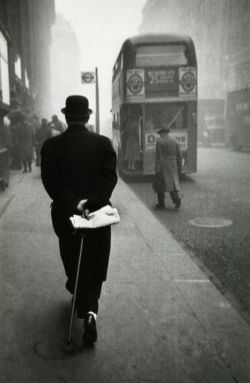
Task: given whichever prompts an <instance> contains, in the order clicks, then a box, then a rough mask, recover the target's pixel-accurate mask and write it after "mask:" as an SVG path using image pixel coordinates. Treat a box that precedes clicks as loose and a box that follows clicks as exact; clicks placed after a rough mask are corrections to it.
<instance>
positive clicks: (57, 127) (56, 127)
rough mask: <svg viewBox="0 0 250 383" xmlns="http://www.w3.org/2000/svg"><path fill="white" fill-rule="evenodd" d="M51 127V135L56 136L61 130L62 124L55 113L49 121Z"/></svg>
mask: <svg viewBox="0 0 250 383" xmlns="http://www.w3.org/2000/svg"><path fill="white" fill-rule="evenodd" d="M49 125H50V127H51V129H52V135H53V136H57V135H58V134H60V133H62V132H63V125H62V123H61V121H60V120H59V118H58V117H57V115H56V114H54V115H53V116H52V119H51V122H50V123H49Z"/></svg>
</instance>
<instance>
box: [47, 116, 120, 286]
mask: <svg viewBox="0 0 250 383" xmlns="http://www.w3.org/2000/svg"><path fill="white" fill-rule="evenodd" d="M41 176H42V181H43V184H44V187H45V189H46V191H47V193H48V194H49V196H50V197H51V199H52V200H53V203H52V222H53V227H54V230H55V233H56V234H57V236H58V237H59V243H60V247H62V246H63V247H65V243H66V247H67V243H68V244H70V239H71V238H72V226H71V223H70V220H69V217H70V216H72V215H73V214H77V213H78V214H79V212H77V210H76V206H77V205H78V203H79V201H80V200H82V199H87V200H88V202H87V203H86V208H88V209H89V210H90V211H95V210H97V209H99V208H101V207H102V206H104V205H106V204H109V203H110V197H111V194H112V192H113V189H114V187H115V185H116V183H117V175H116V154H115V151H114V149H113V147H112V145H111V142H110V140H109V139H108V138H107V137H105V136H101V135H98V134H96V133H92V132H90V131H88V130H87V129H86V128H85V127H84V126H82V125H78V124H74V125H71V126H69V127H68V129H67V130H66V131H65V132H63V133H62V134H60V135H58V136H55V137H52V138H50V139H48V140H47V141H46V142H45V143H44V144H43V147H42V150H41ZM67 238H69V241H68V242H67ZM60 240H61V241H60ZM65 240H66V242H65ZM60 250H61V254H62V251H63V250H64V249H60ZM66 250H67V249H66ZM72 253H73V249H72ZM109 253H110V227H104V228H100V229H94V230H92V231H91V230H89V232H88V233H87V237H86V240H85V244H84V255H83V263H84V271H85V273H88V276H89V275H90V274H91V275H92V276H93V277H97V278H98V279H101V280H105V279H106V275H107V268H108V261H109ZM74 256H75V255H73V254H72V257H74Z"/></svg>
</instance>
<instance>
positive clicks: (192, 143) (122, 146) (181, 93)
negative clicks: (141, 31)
mask: <svg viewBox="0 0 250 383" xmlns="http://www.w3.org/2000/svg"><path fill="white" fill-rule="evenodd" d="M112 115H113V121H112V133H113V145H114V148H115V150H116V152H117V156H118V167H119V171H120V172H121V173H122V174H125V175H126V174H130V175H131V174H134V175H139V174H141V175H144V174H145V175H147V174H153V173H154V167H155V147H156V140H157V137H158V134H157V132H156V131H157V130H158V129H160V128H161V127H163V126H165V127H168V128H169V129H170V136H172V137H173V138H174V139H175V140H176V141H177V142H178V143H179V145H180V148H181V153H182V162H183V172H184V173H187V172H195V171H196V167H197V61H196V54H195V47H194V44H193V41H192V40H191V38H190V37H188V36H179V35H170V34H145V35H139V36H135V37H131V38H128V39H127V40H126V41H125V42H124V43H123V45H122V47H121V50H120V52H119V55H118V57H117V60H116V62H115V64H114V67H113V76H112ZM131 134H132V136H133V137H132V139H131V137H130V136H131ZM128 145H133V149H132V152H133V151H134V152H135V167H134V169H131V168H130V169H129V165H130V161H129V159H130V158H129V157H128V152H129V148H128ZM130 149H131V148H130ZM138 151H139V155H138ZM130 156H131V150H130Z"/></svg>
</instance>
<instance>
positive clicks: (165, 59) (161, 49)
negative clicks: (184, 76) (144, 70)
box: [136, 44, 188, 67]
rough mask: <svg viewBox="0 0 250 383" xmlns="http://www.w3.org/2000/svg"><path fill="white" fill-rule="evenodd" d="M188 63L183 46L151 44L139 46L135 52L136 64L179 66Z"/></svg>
mask: <svg viewBox="0 0 250 383" xmlns="http://www.w3.org/2000/svg"><path fill="white" fill-rule="evenodd" d="M187 63H188V60H187V56H186V49H185V46H184V45H182V44H178V45H154V46H153V45H152V46H139V47H138V48H137V52H136V66H143V67H147V66H148V67H149V66H179V65H186V64H187Z"/></svg>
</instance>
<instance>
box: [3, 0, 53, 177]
mask: <svg viewBox="0 0 250 383" xmlns="http://www.w3.org/2000/svg"><path fill="white" fill-rule="evenodd" d="M54 19H55V2H54V0H43V1H39V0H0V68H1V69H0V151H1V152H0V180H1V179H2V178H4V182H6V183H7V182H8V181H6V180H7V177H6V174H5V173H6V172H8V170H7V167H8V163H9V155H10V154H11V156H12V157H13V158H14V165H13V167H14V168H15V167H16V168H19V167H20V166H21V165H20V159H19V158H18V149H17V137H16V134H15V129H14V128H13V125H15V123H14V121H15V119H16V118H17V116H18V113H23V114H24V115H26V116H29V115H31V114H32V113H36V114H37V115H38V116H39V117H43V116H47V115H50V112H51V92H50V86H51V84H50V43H51V33H50V30H51V27H52V25H53V23H54ZM11 121H12V123H11ZM12 128H13V129H12ZM15 157H16V158H15ZM15 162H16V163H15ZM1 174H2V175H1Z"/></svg>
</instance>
